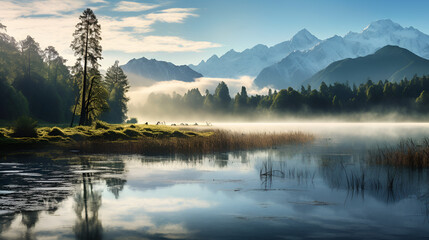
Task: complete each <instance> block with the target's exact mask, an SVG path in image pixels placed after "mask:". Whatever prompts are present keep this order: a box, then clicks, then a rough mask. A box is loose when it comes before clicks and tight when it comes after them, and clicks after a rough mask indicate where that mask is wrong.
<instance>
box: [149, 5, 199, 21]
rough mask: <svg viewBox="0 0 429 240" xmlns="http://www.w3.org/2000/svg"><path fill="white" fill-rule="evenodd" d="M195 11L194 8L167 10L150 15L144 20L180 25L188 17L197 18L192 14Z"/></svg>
mask: <svg viewBox="0 0 429 240" xmlns="http://www.w3.org/2000/svg"><path fill="white" fill-rule="evenodd" d="M195 10H196V9H195V8H169V9H165V10H162V11H159V12H156V13H150V14H148V15H147V16H146V18H147V19H150V20H153V21H160V22H167V23H182V22H183V20H185V19H186V18H188V17H198V15H197V14H195V13H192V12H194V11H195Z"/></svg>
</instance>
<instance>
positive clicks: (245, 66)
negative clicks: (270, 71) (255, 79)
mask: <svg viewBox="0 0 429 240" xmlns="http://www.w3.org/2000/svg"><path fill="white" fill-rule="evenodd" d="M319 42H320V40H319V39H318V38H316V37H315V36H313V35H312V34H311V33H310V32H309V31H307V29H303V30H301V31H299V32H298V33H297V34H295V36H293V37H292V38H291V39H290V40H289V41H285V42H282V43H279V44H277V45H274V46H272V47H267V46H266V45H262V44H259V45H256V46H254V47H253V48H250V49H246V50H244V51H243V52H236V51H234V50H232V49H231V50H230V51H228V52H227V53H225V54H224V55H223V56H221V57H220V58H219V57H218V56H216V55H213V56H212V57H210V58H209V59H208V60H207V61H201V62H200V64H198V65H196V66H195V65H189V67H191V68H192V69H194V70H195V71H197V72H199V73H202V74H203V75H204V76H206V77H223V78H234V77H239V76H243V75H248V76H256V75H258V73H259V72H260V71H261V70H262V69H263V68H265V67H267V66H270V65H271V64H274V63H276V62H278V61H280V60H281V59H283V58H284V57H286V56H287V55H288V54H289V53H291V52H293V51H296V50H305V49H309V48H311V47H313V46H314V45H316V44H317V43H319Z"/></svg>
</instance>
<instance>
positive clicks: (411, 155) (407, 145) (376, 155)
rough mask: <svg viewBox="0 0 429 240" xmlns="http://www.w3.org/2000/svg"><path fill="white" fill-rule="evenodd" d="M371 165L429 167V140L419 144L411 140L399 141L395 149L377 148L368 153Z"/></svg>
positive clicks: (426, 139)
mask: <svg viewBox="0 0 429 240" xmlns="http://www.w3.org/2000/svg"><path fill="white" fill-rule="evenodd" d="M369 161H370V162H371V163H375V164H380V165H389V166H398V167H410V168H417V169H421V168H427V167H429V138H424V139H423V140H422V141H421V142H416V141H415V140H413V139H407V140H401V141H400V142H399V144H398V145H397V146H395V147H384V148H380V147H379V148H378V149H377V150H374V151H370V152H369Z"/></svg>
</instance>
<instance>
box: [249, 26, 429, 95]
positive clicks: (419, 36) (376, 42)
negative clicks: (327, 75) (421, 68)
mask: <svg viewBox="0 0 429 240" xmlns="http://www.w3.org/2000/svg"><path fill="white" fill-rule="evenodd" d="M386 45H397V46H399V47H402V48H406V49H408V50H410V51H412V52H413V53H415V54H416V55H418V56H420V57H423V58H429V36H428V35H426V34H424V33H422V32H420V31H419V30H417V29H415V28H413V27H408V28H403V27H402V26H401V25H399V24H397V23H394V22H393V21H391V20H379V21H376V22H373V23H371V24H370V25H369V26H368V27H366V28H365V29H364V30H363V31H362V32H361V33H354V32H349V33H348V34H347V35H345V36H344V37H340V36H334V37H331V38H328V39H326V40H323V41H321V42H320V43H318V44H316V45H315V46H313V47H312V48H310V49H308V50H305V51H295V52H293V53H291V54H289V55H287V56H286V57H285V58H283V59H282V60H281V61H280V62H278V63H275V64H273V65H271V66H269V67H266V68H264V69H263V70H262V71H261V72H260V73H259V74H258V76H257V77H256V79H255V84H256V85H257V86H259V87H264V86H272V87H275V88H287V87H294V88H298V87H300V86H301V85H302V84H303V83H304V81H305V80H306V79H308V78H310V77H311V76H312V75H313V74H315V73H316V72H318V71H320V70H322V69H323V68H325V67H327V66H328V65H329V64H331V63H333V62H335V61H338V60H341V59H345V58H355V57H360V56H365V55H368V54H371V53H374V52H375V51H376V50H378V49H380V48H381V47H383V46H386ZM362 71H364V69H362Z"/></svg>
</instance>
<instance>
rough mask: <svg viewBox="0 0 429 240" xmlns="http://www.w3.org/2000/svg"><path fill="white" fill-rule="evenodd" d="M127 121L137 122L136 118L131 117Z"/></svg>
mask: <svg viewBox="0 0 429 240" xmlns="http://www.w3.org/2000/svg"><path fill="white" fill-rule="evenodd" d="M127 123H134V124H135V123H137V118H131V119H129V120H127Z"/></svg>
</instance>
